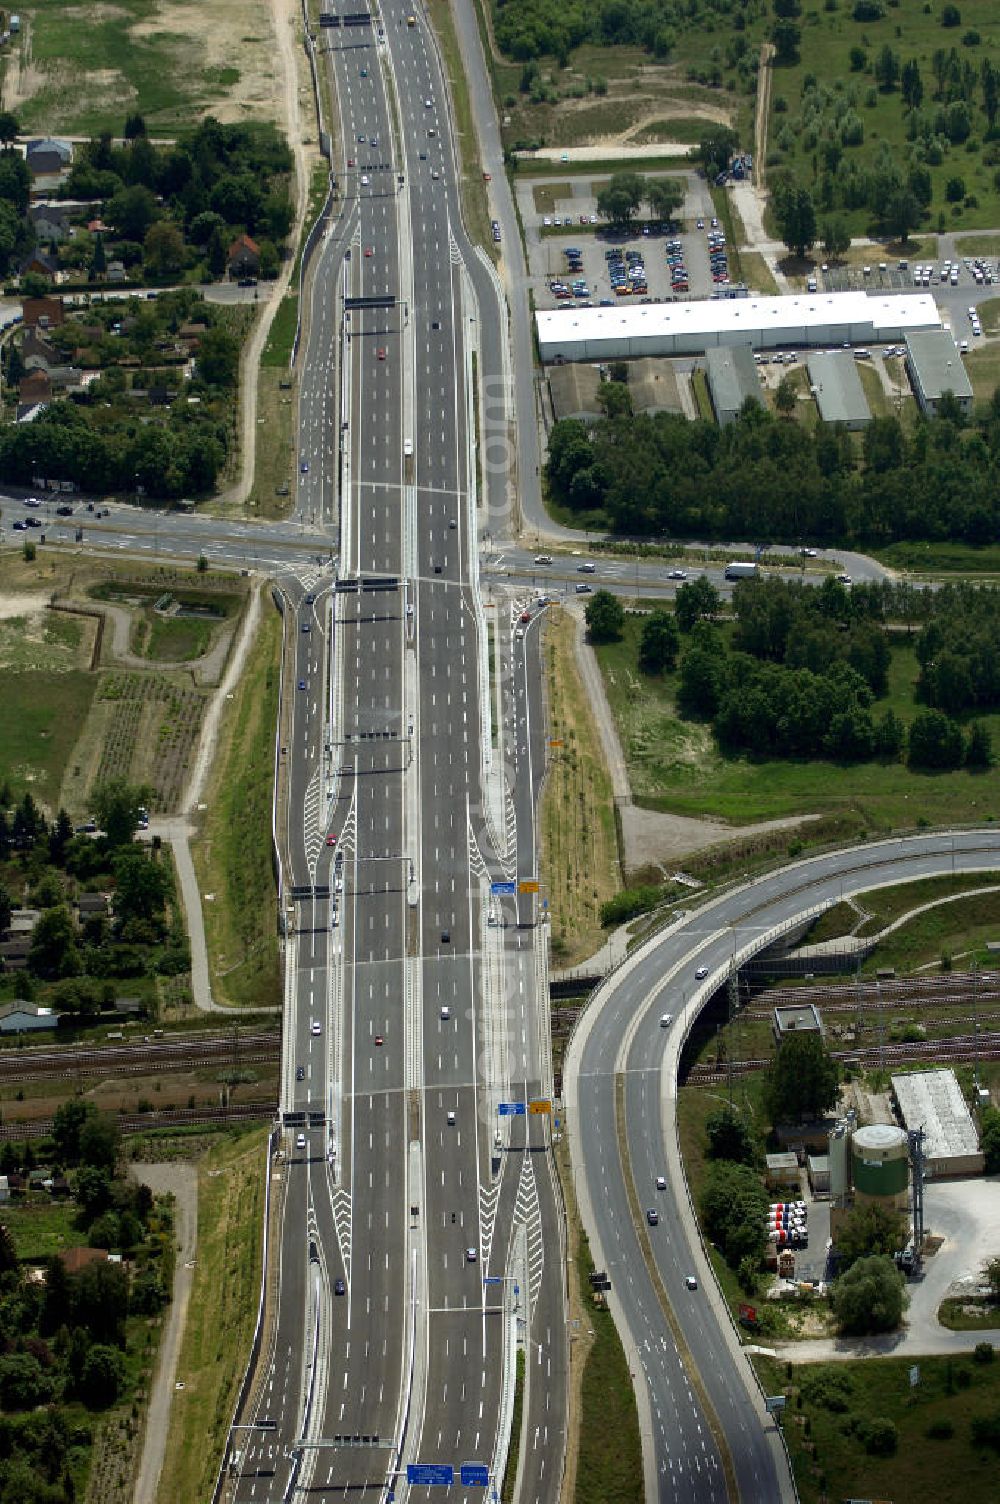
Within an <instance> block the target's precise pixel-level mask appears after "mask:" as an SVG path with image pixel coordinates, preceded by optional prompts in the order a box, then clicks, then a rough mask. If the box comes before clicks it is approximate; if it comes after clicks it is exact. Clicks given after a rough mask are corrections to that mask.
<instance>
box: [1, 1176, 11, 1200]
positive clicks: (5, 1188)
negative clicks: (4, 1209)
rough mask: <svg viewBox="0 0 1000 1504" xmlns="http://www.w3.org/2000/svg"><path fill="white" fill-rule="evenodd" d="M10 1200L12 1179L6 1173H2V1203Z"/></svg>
mask: <svg viewBox="0 0 1000 1504" xmlns="http://www.w3.org/2000/svg"><path fill="white" fill-rule="evenodd" d="M9 1200H10V1181H9V1180H8V1179H7V1177H6V1175H0V1205H2V1204H3V1203H4V1202H6V1201H9Z"/></svg>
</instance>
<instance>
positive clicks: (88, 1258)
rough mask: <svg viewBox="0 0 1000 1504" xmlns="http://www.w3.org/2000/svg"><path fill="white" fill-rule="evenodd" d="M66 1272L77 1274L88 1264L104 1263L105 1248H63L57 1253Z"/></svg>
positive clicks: (105, 1258)
mask: <svg viewBox="0 0 1000 1504" xmlns="http://www.w3.org/2000/svg"><path fill="white" fill-rule="evenodd" d="M59 1257H60V1258H61V1259H62V1261H63V1265H64V1267H65V1270H66V1273H67V1274H79V1272H80V1270H81V1269H86V1267H87V1265H88V1264H106V1263H107V1261H108V1250H107V1249H106V1248H64V1249H62V1251H61V1252H60V1254H59Z"/></svg>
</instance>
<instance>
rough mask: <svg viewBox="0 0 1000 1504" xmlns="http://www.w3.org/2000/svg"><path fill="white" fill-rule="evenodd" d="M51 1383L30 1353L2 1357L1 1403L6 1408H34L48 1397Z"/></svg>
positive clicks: (0, 1362)
mask: <svg viewBox="0 0 1000 1504" xmlns="http://www.w3.org/2000/svg"><path fill="white" fill-rule="evenodd" d="M51 1387H52V1386H51V1383H50V1381H49V1379H48V1378H47V1377H46V1376H45V1374H44V1373H43V1372H42V1366H41V1364H40V1363H39V1361H38V1359H37V1358H35V1357H32V1355H31V1354H30V1353H8V1354H7V1356H6V1357H3V1358H0V1405H2V1406H3V1408H4V1410H32V1409H34V1407H35V1406H36V1405H39V1404H41V1403H42V1401H43V1400H46V1399H48V1397H49V1394H50V1392H51Z"/></svg>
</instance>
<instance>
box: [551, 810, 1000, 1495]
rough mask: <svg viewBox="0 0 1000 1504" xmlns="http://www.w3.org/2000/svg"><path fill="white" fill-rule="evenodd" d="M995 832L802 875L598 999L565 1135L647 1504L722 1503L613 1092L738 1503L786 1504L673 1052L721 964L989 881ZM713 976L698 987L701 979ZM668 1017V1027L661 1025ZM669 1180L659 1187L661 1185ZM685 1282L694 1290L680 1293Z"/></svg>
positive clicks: (764, 884) (572, 1075) (678, 944)
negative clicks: (632, 1414)
mask: <svg viewBox="0 0 1000 1504" xmlns="http://www.w3.org/2000/svg"><path fill="white" fill-rule="evenodd" d="M998 858H1000V835H998V834H997V833H996V832H993V831H957V832H955V833H954V834H953V835H952V834H941V833H936V834H933V835H920V836H913V837H908V838H905V839H899V840H892V841H885V842H880V843H878V844H873V845H871V846H866V847H862V848H859V849H857V850H853V851H841V852H835V853H831V854H829V855H826V856H820V857H814V858H812V859H810V860H809V861H804V862H799V863H796V864H794V865H793V866H790V867H787V868H785V869H783V870H782V871H780V872H777V873H773V874H771V875H769V876H766V877H760V878H757V879H755V880H754V881H752V882H750V883H748V884H747V885H746V886H744V887H740V888H737V889H735V890H733V891H732V892H730V893H727V894H724V895H723V896H722V897H720V898H718V899H716V900H714V901H712V902H711V903H709V904H706V905H705V906H704V907H703V908H700V909H696V910H693V911H692V912H691V913H690V914H689V915H688V916H686V917H680V918H679V919H678V920H677V922H676V923H674V924H673V925H672V926H671V927H670V929H668V930H666V931H664V932H663V933H662V934H661V935H658V936H657V937H656V938H655V939H654V940H652V941H650V942H649V943H648V944H647V945H645V946H643V947H642V948H641V950H640V951H638V952H637V953H636V954H635V955H634V956H633V957H631V958H630V959H629V960H628V961H627V962H626V963H625V964H624V965H623V966H622V967H621V968H620V969H619V970H618V971H617V972H615V973H614V974H613V975H612V976H611V977H610V978H609V979H608V980H607V982H605V983H604V985H603V986H602V988H601V990H600V992H599V993H598V995H597V997H596V999H595V1001H594V1003H593V1004H592V1006H591V1009H590V1010H589V1011H588V1014H587V1015H586V1016H585V1020H584V1027H582V1028H581V1029H579V1030H578V1031H577V1034H576V1035H575V1036H574V1040H573V1042H572V1045H571V1049H570V1052H569V1054H568V1057H567V1061H566V1068H565V1080H566V1093H567V1121H568V1124H569V1127H570V1131H571V1135H572V1137H573V1145H574V1164H575V1165H576V1166H577V1170H576V1174H577V1182H578V1191H579V1194H580V1201H581V1210H582V1212H583V1216H584V1221H585V1225H586V1226H587V1230H588V1233H589V1235H590V1240H591V1248H592V1253H593V1256H594V1258H595V1260H598V1261H599V1264H600V1266H601V1267H603V1268H605V1269H606V1270H607V1272H608V1274H609V1276H610V1278H611V1280H612V1295H611V1297H610V1298H611V1301H612V1305H613V1309H614V1314H615V1317H616V1320H617V1322H618V1323H619V1326H620V1328H621V1330H622V1331H623V1335H624V1338H625V1342H626V1349H627V1351H628V1352H629V1353H630V1355H631V1356H632V1359H633V1369H634V1371H635V1370H636V1369H637V1370H639V1371H640V1372H641V1374H642V1380H641V1382H640V1383H639V1386H638V1394H639V1402H640V1416H641V1419H642V1422H643V1431H644V1440H645V1451H644V1456H645V1462H646V1478H647V1498H652V1497H654V1496H655V1497H657V1498H659V1499H662V1500H665V1501H666V1500H671V1501H673V1500H684V1501H685V1504H686V1501H688V1500H706V1501H716V1500H719V1501H721V1500H723V1499H725V1497H726V1494H725V1486H724V1482H723V1478H722V1474H721V1469H720V1463H719V1457H718V1453H717V1451H716V1448H715V1445H714V1443H713V1440H712V1436H711V1433H710V1430H709V1427H708V1423H707V1418H706V1415H705V1413H704V1411H703V1409H702V1406H701V1405H700V1403H699V1401H698V1399H697V1398H696V1396H695V1394H694V1392H693V1391H692V1388H691V1386H690V1384H689V1381H688V1375H687V1373H686V1371H685V1368H684V1365H683V1363H682V1361H681V1359H680V1356H679V1354H678V1352H677V1349H676V1347H675V1344H674V1341H673V1338H672V1335H671V1330H670V1327H669V1326H668V1324H667V1321H666V1317H665V1315H664V1313H663V1311H662V1309H661V1307H660V1304H659V1298H658V1295H657V1292H656V1289H655V1287H654V1285H653V1282H652V1280H651V1277H650V1275H649V1272H648V1268H647V1265H646V1263H645V1259H644V1256H643V1249H642V1245H641V1244H640V1240H639V1236H640V1235H639V1230H638V1229H637V1228H636V1226H635V1223H634V1221H633V1218H632V1213H631V1209H630V1205H629V1201H628V1197H627V1195H626V1190H625V1183H624V1178H623V1174H622V1166H621V1161H620V1157H619V1147H618V1137H617V1120H616V1109H615V1093H616V1086H617V1083H619V1082H621V1083H622V1086H623V1091H624V1120H625V1129H626V1134H627V1143H628V1155H629V1160H630V1164H631V1170H632V1175H633V1177H634V1182H635V1186H636V1191H637V1194H638V1197H639V1202H640V1206H641V1207H642V1208H644V1209H645V1208H650V1207H653V1208H655V1209H656V1210H657V1212H658V1213H659V1220H658V1223H657V1225H656V1226H653V1227H649V1226H644V1228H643V1235H644V1236H646V1237H647V1238H648V1246H649V1248H650V1251H651V1254H652V1257H653V1259H654V1260H655V1263H656V1268H657V1271H658V1274H659V1277H660V1280H661V1281H662V1285H663V1288H664V1289H665V1291H666V1298H667V1300H668V1301H669V1303H670V1306H671V1307H672V1310H673V1316H674V1319H675V1320H676V1322H677V1323H678V1324H679V1326H680V1329H681V1331H682V1332H683V1335H684V1338H685V1340H686V1343H687V1346H688V1348H689V1349H690V1351H691V1353H692V1354H693V1355H694V1360H695V1362H696V1363H697V1366H698V1370H699V1372H700V1375H701V1378H702V1381H703V1382H704V1385H705V1388H706V1391H707V1395H708V1399H709V1402H710V1404H711V1406H712V1408H713V1409H714V1412H715V1415H716V1416H717V1417H718V1420H719V1423H720V1424H721V1426H722V1427H723V1429H724V1431H725V1434H726V1437H727V1440H728V1445H729V1449H730V1452H731V1455H732V1458H733V1463H734V1467H735V1472H736V1479H737V1484H738V1487H739V1491H740V1497H741V1498H742V1499H746V1500H752V1501H757V1500H767V1501H771V1500H778V1499H784V1498H786V1497H790V1495H789V1493H788V1488H789V1482H788V1476H787V1468H786V1467H785V1464H784V1461H783V1454H782V1452H781V1449H780V1446H779V1445H778V1443H777V1439H776V1434H775V1432H774V1430H773V1427H772V1426H771V1424H770V1422H769V1421H768V1420H767V1417H766V1416H765V1414H764V1410H763V1400H762V1397H761V1395H760V1394H759V1391H758V1390H757V1389H756V1386H755V1384H754V1382H753V1380H752V1377H751V1376H750V1374H749V1365H748V1364H747V1363H746V1362H745V1360H743V1359H742V1358H741V1357H740V1355H739V1352H738V1344H737V1341H736V1338H735V1335H734V1331H733V1328H732V1327H731V1324H730V1323H729V1320H728V1318H727V1317H726V1315H725V1312H724V1309H723V1308H722V1305H721V1300H720V1298H719V1297H718V1293H717V1290H716V1288H715V1285H714V1281H713V1279H712V1276H711V1273H710V1271H709V1269H708V1266H707V1262H706V1260H705V1258H704V1255H703V1252H702V1250H701V1247H700V1245H699V1243H698V1241H697V1234H696V1231H695V1224H694V1219H693V1216H692V1214H691V1212H690V1208H689V1205H688V1202H687V1192H686V1186H685V1183H684V1179H683V1172H682V1169H681V1166H680V1157H679V1154H678V1151H677V1142H676V1127H675V1116H674V1102H675V1098H676V1072H677V1061H678V1056H679V1053H680V1047H681V1044H682V1042H683V1039H684V1036H685V1034H686V1033H687V1031H688V1030H689V1028H690V1026H691V1023H692V1022H693V1019H694V1017H695V1016H696V1014H697V1012H698V1011H699V1009H700V1008H701V1007H702V1005H703V1004H704V1003H705V1002H707V1001H708V999H709V998H710V997H711V996H712V995H713V994H714V992H715V991H716V990H717V989H718V987H719V986H720V985H723V984H724V983H725V980H726V977H727V975H728V973H729V970H730V967H731V966H732V965H733V964H734V963H735V964H736V965H739V964H740V963H741V962H742V961H743V960H745V959H746V958H747V957H748V956H749V955H750V954H752V953H754V952H755V951H757V950H760V949H762V948H763V947H764V945H766V944H767V943H768V942H769V940H770V938H772V937H773V936H774V935H775V934H776V933H778V932H780V931H781V929H782V928H783V927H786V926H791V925H793V924H794V922H795V921H796V919H798V918H799V917H800V916H802V915H803V914H804V913H806V912H808V911H818V910H820V909H822V908H824V907H826V906H829V905H831V904H833V903H836V902H839V901H840V900H841V899H842V898H843V897H845V896H847V895H849V894H850V893H852V892H859V891H863V890H865V889H867V888H870V887H872V886H873V885H878V884H879V883H882V882H902V881H906V880H908V879H911V878H917V877H926V876H932V875H934V874H940V873H948V872H953V871H954V872H964V871H973V872H974V871H990V870H995V868H996V865H997V861H998ZM702 967H704V968H706V969H707V970H706V975H705V977H704V978H703V979H702V980H698V979H697V978H696V976H695V972H696V970H698V969H700V968H702ZM665 1013H668V1014H671V1015H672V1018H673V1022H672V1023H671V1024H670V1026H669V1027H667V1028H664V1027H661V1024H660V1018H661V1016H662V1015H663V1014H665ZM657 1176H664V1177H665V1178H666V1181H667V1185H666V1189H664V1190H658V1189H657V1188H656V1178H657ZM689 1275H693V1276H694V1277H695V1278H696V1279H697V1281H698V1289H697V1290H691V1289H689V1288H688V1285H687V1283H686V1281H687V1277H688V1276H689Z"/></svg>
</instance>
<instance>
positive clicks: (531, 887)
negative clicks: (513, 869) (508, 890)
mask: <svg viewBox="0 0 1000 1504" xmlns="http://www.w3.org/2000/svg"><path fill="white" fill-rule="evenodd" d="M538 888H539V884H538V883H537V882H524V883H518V885H517V891H518V892H519V893H537V892H538Z"/></svg>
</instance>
